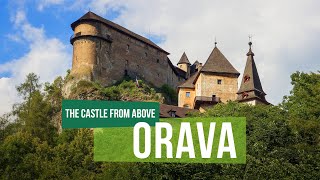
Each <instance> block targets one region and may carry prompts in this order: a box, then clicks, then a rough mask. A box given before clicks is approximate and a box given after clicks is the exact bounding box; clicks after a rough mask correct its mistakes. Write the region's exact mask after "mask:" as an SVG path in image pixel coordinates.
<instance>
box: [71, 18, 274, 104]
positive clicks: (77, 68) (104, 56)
mask: <svg viewBox="0 0 320 180" xmlns="http://www.w3.org/2000/svg"><path fill="white" fill-rule="evenodd" d="M71 28H72V30H73V31H74V34H73V36H72V37H71V38H70V43H71V44H72V45H73V58H72V69H71V73H70V75H71V76H72V77H74V78H75V79H85V80H90V81H97V82H100V83H101V84H102V85H104V86H108V85H112V84H114V83H115V82H117V81H119V80H121V79H122V78H123V77H124V76H126V75H127V76H130V77H132V78H139V79H140V78H141V79H144V80H145V81H147V82H149V83H150V84H152V85H154V86H155V87H161V86H162V85H164V84H167V85H169V86H171V87H172V88H176V89H177V91H178V99H179V100H178V106H179V107H185V108H190V109H200V110H201V109H204V108H205V107H206V106H211V105H213V104H216V103H218V102H227V101H229V100H231V101H235V100H237V101H239V102H245V103H250V104H252V105H255V104H269V103H268V102H267V101H266V99H265V95H266V93H264V91H263V89H262V86H261V82H260V79H259V75H258V72H257V68H256V65H255V62H254V59H253V56H254V53H253V52H252V51H251V44H252V43H251V42H250V43H249V45H250V49H249V52H248V54H247V56H248V59H247V63H246V67H245V71H244V76H243V79H242V81H241V86H240V89H238V77H239V75H240V73H239V72H238V71H237V70H236V69H235V68H234V67H233V66H232V64H231V63H230V62H229V61H228V60H227V59H226V57H225V56H224V55H223V54H222V53H221V52H220V50H219V49H218V48H217V47H214V49H213V51H212V53H211V54H210V56H209V58H208V60H207V61H206V62H205V64H204V65H203V66H202V64H201V63H199V62H198V61H196V62H195V63H194V64H193V65H191V63H190V62H189V60H188V57H187V55H186V54H185V53H183V55H182V57H181V59H180V61H179V62H178V64H177V65H178V66H174V65H173V64H172V62H171V60H170V59H169V58H168V55H169V53H168V52H167V51H165V50H163V49H162V48H161V47H159V46H158V45H156V44H155V43H153V42H152V41H150V40H149V39H147V38H144V37H142V36H140V35H138V34H136V33H134V32H132V31H130V30H128V29H126V28H124V27H122V26H120V25H118V24H116V23H114V22H111V21H109V20H107V19H104V18H102V17H100V16H98V15H96V14H95V13H93V12H88V13H86V14H85V15H83V16H82V17H81V18H80V19H78V20H76V21H75V22H73V23H72V24H71Z"/></svg>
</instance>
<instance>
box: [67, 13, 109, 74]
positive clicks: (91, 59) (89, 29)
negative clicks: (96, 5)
mask: <svg viewBox="0 0 320 180" xmlns="http://www.w3.org/2000/svg"><path fill="white" fill-rule="evenodd" d="M100 24H101V23H100V22H99V19H97V16H96V15H95V14H94V13H92V12H88V13H86V14H85V15H83V16H82V17H81V18H80V19H78V20H77V21H75V22H73V23H72V24H71V28H72V30H73V31H74V34H73V35H72V36H71V38H70V43H71V44H72V45H73V58H72V69H71V73H70V75H71V76H72V77H75V78H77V79H86V80H99V79H100V74H101V62H100V61H101V60H100V59H101V58H100V57H101V50H102V49H103V50H104V51H106V52H107V51H108V49H110V45H111V42H112V40H111V38H110V36H108V35H106V34H102V33H101V30H100V26H101V25H100ZM105 58H108V57H105Z"/></svg>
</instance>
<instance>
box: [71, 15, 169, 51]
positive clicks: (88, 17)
mask: <svg viewBox="0 0 320 180" xmlns="http://www.w3.org/2000/svg"><path fill="white" fill-rule="evenodd" d="M83 21H98V22H101V23H103V24H105V25H107V26H109V27H111V28H113V29H115V30H117V31H120V32H122V33H124V34H127V35H128V36H130V37H132V38H135V39H137V40H139V41H142V42H144V43H146V44H148V45H150V46H152V47H154V48H156V49H158V50H160V51H162V52H164V53H166V54H167V55H169V54H170V53H169V52H167V51H165V50H164V49H162V48H161V47H159V46H158V45H157V44H155V43H154V42H152V41H151V40H149V39H147V38H145V37H143V36H141V35H139V34H136V33H134V32H132V31H130V30H128V29H127V28H125V27H123V26H120V25H119V24H116V23H114V22H112V21H110V20H107V19H105V18H103V17H101V16H99V15H97V14H95V13H93V12H91V11H89V12H87V13H86V14H84V15H83V16H82V17H80V18H79V19H78V20H76V21H75V22H73V23H72V24H71V28H72V30H74V29H75V27H76V26H77V25H78V24H79V23H80V22H83Z"/></svg>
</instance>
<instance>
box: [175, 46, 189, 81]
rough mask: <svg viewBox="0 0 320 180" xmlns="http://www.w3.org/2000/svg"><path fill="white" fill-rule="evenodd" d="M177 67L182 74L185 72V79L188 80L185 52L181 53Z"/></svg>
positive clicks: (187, 64)
mask: <svg viewBox="0 0 320 180" xmlns="http://www.w3.org/2000/svg"><path fill="white" fill-rule="evenodd" d="M177 65H178V67H179V68H180V69H181V70H183V71H184V72H186V76H185V78H186V79H188V78H189V77H190V65H191V63H190V61H189V59H188V57H187V55H186V53H185V52H183V54H182V56H181V58H180V61H179V62H178V64H177Z"/></svg>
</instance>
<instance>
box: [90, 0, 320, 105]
mask: <svg viewBox="0 0 320 180" xmlns="http://www.w3.org/2000/svg"><path fill="white" fill-rule="evenodd" d="M319 6H320V2H319V1H317V0H308V1H292V0H284V1H278V0H269V1H251V0H244V1H241V2H239V1H236V0H229V1H218V0H204V1H192V0H176V1H170V0H161V1H142V0H138V1H130V0H98V1H93V0H92V1H91V3H90V7H91V9H92V10H93V11H94V12H97V13H98V14H101V15H105V14H107V12H108V11H116V10H118V9H121V14H120V16H119V17H118V18H117V19H116V22H118V23H120V24H122V25H124V26H126V27H127V28H129V29H131V30H133V31H135V32H138V33H142V34H148V31H149V29H150V30H151V33H152V34H155V35H162V36H164V37H166V40H165V41H164V42H163V43H162V44H161V46H162V47H163V48H164V49H166V50H167V51H169V52H171V55H170V58H171V60H172V61H173V62H174V63H177V62H178V60H179V58H180V56H181V55H182V53H183V51H185V52H186V53H187V55H188V57H189V59H190V60H192V61H195V60H199V61H200V62H203V63H204V62H205V61H206V60H207V58H208V56H209V54H210V52H211V50H212V48H213V47H214V37H215V36H216V37H217V40H218V47H219V48H220V50H221V51H222V52H223V53H224V55H225V56H226V57H227V58H228V59H229V61H231V63H232V64H233V65H234V66H235V67H236V69H238V71H240V73H242V72H243V70H244V66H245V62H246V53H247V51H248V45H247V42H248V34H253V43H254V44H253V51H254V53H255V54H256V56H255V59H256V64H257V66H258V71H259V74H260V79H261V81H262V84H263V88H264V90H265V91H266V93H267V94H268V95H267V99H268V100H269V101H271V103H274V104H277V103H279V102H281V100H282V97H283V95H286V94H288V93H289V90H290V88H291V85H290V75H291V73H293V72H295V71H297V70H299V71H306V72H309V71H316V70H319V67H320V61H319V60H318V59H319V57H320V51H318V48H319V47H320V12H319V10H318V7H319ZM241 77H242V75H241ZM239 79H240V78H239Z"/></svg>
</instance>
